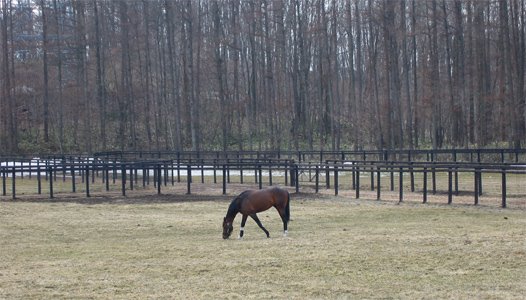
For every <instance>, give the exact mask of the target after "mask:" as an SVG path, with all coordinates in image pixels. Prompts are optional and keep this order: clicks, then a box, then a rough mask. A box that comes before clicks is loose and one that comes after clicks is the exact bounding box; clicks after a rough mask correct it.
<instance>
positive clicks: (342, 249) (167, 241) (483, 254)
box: [0, 195, 526, 299]
mask: <svg viewBox="0 0 526 300" xmlns="http://www.w3.org/2000/svg"><path fill="white" fill-rule="evenodd" d="M313 197H314V196H312V195H293V199H292V206H291V214H292V219H293V221H292V222H291V224H290V230H289V237H288V238H283V237H281V230H282V224H281V221H280V219H279V216H278V214H277V213H276V212H275V211H274V210H270V211H268V212H264V213H261V214H260V219H261V220H262V222H263V224H264V225H265V226H266V227H267V229H269V231H270V233H271V238H270V239H266V238H265V235H264V233H263V232H262V231H261V230H260V229H259V228H257V225H256V224H255V223H254V222H253V221H251V220H249V221H248V222H247V226H246V232H245V238H244V240H241V241H240V240H236V239H231V240H223V239H222V238H221V221H222V218H223V216H224V214H225V212H226V208H227V206H228V202H227V201H224V200H222V199H224V198H221V197H217V199H219V200H218V201H195V200H193V201H188V202H172V203H170V202H166V199H163V202H162V203H151V204H148V203H139V204H134V203H121V204H115V203H111V202H110V203H103V204H74V203H67V202H57V203H49V202H47V203H38V202H10V201H4V202H1V203H0V215H1V216H2V221H1V222H0V249H1V251H2V256H1V259H0V298H7V299H14V298H16V299H34V298H38V299H41V298H47V299H49V298H93V299H107V298H113V299H133V298H136V299H144V298H180V299H187V298H193V299H195V298H201V299H224V298H226V299H241V298H243V299H244V298H255V299H261V298H287V299H291V298H296V299H305V298H307V299H313V298H491V299H494V298H502V299H514V298H516V299H519V298H522V297H523V295H524V294H526V242H525V241H526V211H524V210H510V209H507V210H502V209H497V208H480V207H464V206H436V205H415V204H409V203H406V204H402V205H395V204H393V203H388V202H373V201H355V200H342V198H334V197H328V196H322V195H319V196H318V197H320V198H323V199H316V200H313V199H312V198H313ZM198 198H199V196H194V197H193V199H198ZM239 222H240V218H239V217H238V218H237V219H236V226H235V228H234V230H235V231H234V233H235V235H236V236H237V232H238V230H239Z"/></svg>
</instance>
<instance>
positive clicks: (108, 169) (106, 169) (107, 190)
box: [73, 162, 144, 192]
mask: <svg viewBox="0 0 526 300" xmlns="http://www.w3.org/2000/svg"><path fill="white" fill-rule="evenodd" d="M104 174H105V175H104V176H105V177H106V182H105V184H106V192H109V190H110V168H109V166H108V163H107V162H104ZM142 176H143V182H144V172H143V174H142ZM74 178H75V177H73V179H74Z"/></svg>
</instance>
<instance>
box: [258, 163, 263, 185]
mask: <svg viewBox="0 0 526 300" xmlns="http://www.w3.org/2000/svg"><path fill="white" fill-rule="evenodd" d="M258 178H259V182H258V183H259V189H260V190H261V189H262V188H263V174H262V170H261V165H258Z"/></svg>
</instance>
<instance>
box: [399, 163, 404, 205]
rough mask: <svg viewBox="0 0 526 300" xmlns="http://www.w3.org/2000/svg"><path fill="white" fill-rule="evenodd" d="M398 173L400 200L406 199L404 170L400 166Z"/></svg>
mask: <svg viewBox="0 0 526 300" xmlns="http://www.w3.org/2000/svg"><path fill="white" fill-rule="evenodd" d="M399 172H400V173H399V175H398V188H399V190H400V191H399V200H398V201H399V202H402V201H404V170H403V168H402V167H400V170H399Z"/></svg>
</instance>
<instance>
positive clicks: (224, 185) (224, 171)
mask: <svg viewBox="0 0 526 300" xmlns="http://www.w3.org/2000/svg"><path fill="white" fill-rule="evenodd" d="M222 179H223V195H226V165H224V164H223V178H222Z"/></svg>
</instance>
